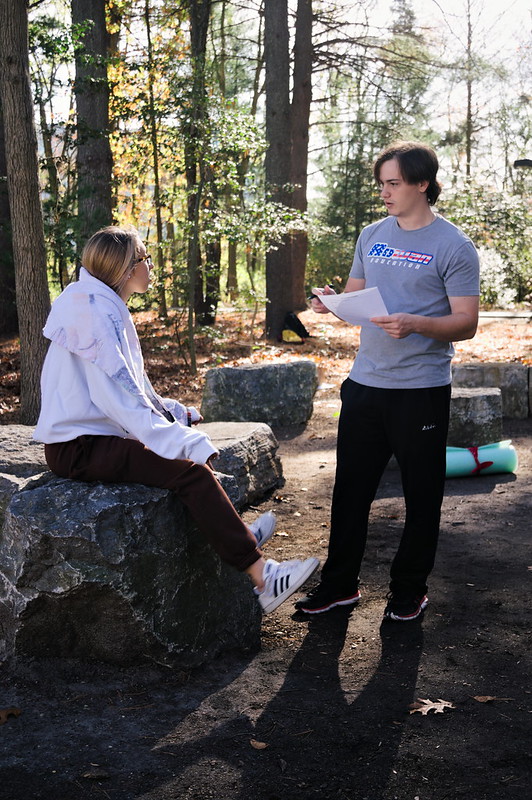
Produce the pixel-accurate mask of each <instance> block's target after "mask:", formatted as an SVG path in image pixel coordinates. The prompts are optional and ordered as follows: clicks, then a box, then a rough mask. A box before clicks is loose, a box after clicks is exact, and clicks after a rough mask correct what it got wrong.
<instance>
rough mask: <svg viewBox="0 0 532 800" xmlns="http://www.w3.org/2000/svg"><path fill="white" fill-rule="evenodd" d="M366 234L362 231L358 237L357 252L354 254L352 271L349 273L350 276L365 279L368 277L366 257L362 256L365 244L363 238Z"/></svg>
mask: <svg viewBox="0 0 532 800" xmlns="http://www.w3.org/2000/svg"><path fill="white" fill-rule="evenodd" d="M363 236H364V234H363V233H361V234H360V236H359V237H358V240H357V243H356V246H355V254H354V256H353V263H352V265H351V271H350V273H349V277H350V278H362V279H363V280H365V279H366V274H365V272H364V259H363V257H362V253H363V244H362V238H363Z"/></svg>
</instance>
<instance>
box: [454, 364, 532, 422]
mask: <svg viewBox="0 0 532 800" xmlns="http://www.w3.org/2000/svg"><path fill="white" fill-rule="evenodd" d="M453 386H456V387H464V388H479V387H482V386H488V387H496V388H499V389H500V390H501V395H502V413H503V416H504V417H509V418H511V419H526V417H528V415H529V413H530V408H529V368H528V366H527V365H526V364H504V363H500V362H486V363H482V364H457V365H456V366H453Z"/></svg>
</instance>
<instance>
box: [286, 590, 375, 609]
mask: <svg viewBox="0 0 532 800" xmlns="http://www.w3.org/2000/svg"><path fill="white" fill-rule="evenodd" d="M360 598H361V594H360V592H359V590H358V589H356V590H355V592H351V593H349V592H348V593H344V594H342V593H339V592H337V591H334V590H332V589H330V588H329V587H328V586H325V585H324V584H322V583H319V584H318V585H317V586H316V587H315V588H314V589H311V590H310V592H309V593H308V594H307V596H306V597H304V598H303V599H301V600H298V601H297V603H296V604H295V605H296V608H297V610H298V611H304V612H305V614H323V613H324V612H325V611H330V610H331V608H336V606H354V605H356V604H357V603H358V601H359V600H360Z"/></svg>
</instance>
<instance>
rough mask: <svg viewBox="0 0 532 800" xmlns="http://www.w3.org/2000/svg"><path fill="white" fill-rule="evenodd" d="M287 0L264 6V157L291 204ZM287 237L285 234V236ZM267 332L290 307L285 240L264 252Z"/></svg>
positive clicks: (276, 191) (276, 330) (277, 328)
mask: <svg viewBox="0 0 532 800" xmlns="http://www.w3.org/2000/svg"><path fill="white" fill-rule="evenodd" d="M288 44H289V36H288V8H287V0H268V1H267V2H266V3H265V6H264V55H265V64H266V137H267V140H268V149H267V151H266V158H265V172H266V184H267V191H268V192H269V193H270V195H271V198H272V199H273V200H275V201H276V202H279V203H284V204H285V205H290V200H289V196H288V192H287V191H286V188H285V187H286V184H287V183H288V181H289V179H290V135H291V131H290V86H289V81H290V58H289V51H288ZM287 238H288V237H287ZM266 296H267V298H268V301H269V302H268V303H267V305H266V336H267V337H268V338H270V339H277V338H279V336H280V334H281V330H282V325H283V321H284V318H285V315H286V312H287V311H293V308H294V301H293V283H292V278H291V259H290V246H289V242H288V241H284V242H283V243H281V244H279V245H277V247H276V249H275V250H270V251H269V252H268V253H267V254H266Z"/></svg>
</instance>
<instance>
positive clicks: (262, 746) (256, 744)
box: [249, 739, 268, 750]
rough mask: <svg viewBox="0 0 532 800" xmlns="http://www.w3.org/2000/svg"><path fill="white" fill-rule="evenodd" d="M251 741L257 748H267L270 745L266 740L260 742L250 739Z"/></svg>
mask: <svg viewBox="0 0 532 800" xmlns="http://www.w3.org/2000/svg"><path fill="white" fill-rule="evenodd" d="M249 743H250V745H251V746H252V747H254V748H255V750H265V749H266V748H267V747H268V745H267V744H266V742H258V741H257V740H256V739H250V742H249Z"/></svg>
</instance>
